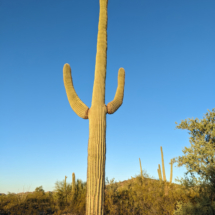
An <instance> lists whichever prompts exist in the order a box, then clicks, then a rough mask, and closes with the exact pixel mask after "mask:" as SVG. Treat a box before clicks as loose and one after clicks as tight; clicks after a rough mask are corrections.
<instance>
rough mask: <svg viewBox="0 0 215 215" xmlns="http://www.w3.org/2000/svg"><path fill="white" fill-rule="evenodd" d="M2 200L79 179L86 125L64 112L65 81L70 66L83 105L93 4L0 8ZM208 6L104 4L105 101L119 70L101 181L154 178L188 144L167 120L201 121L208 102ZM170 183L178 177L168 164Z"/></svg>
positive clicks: (211, 51) (214, 55)
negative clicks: (120, 89)
mask: <svg viewBox="0 0 215 215" xmlns="http://www.w3.org/2000/svg"><path fill="white" fill-rule="evenodd" d="M0 5H1V6H0V25H1V28H0V34H1V40H0V50H1V51H0V59H1V61H0V71H1V73H0V93H1V94H0V99H1V105H0V111H1V119H0V122H1V123H0V130H1V135H0V142H1V145H0V193H7V192H15V193H17V192H23V191H33V190H34V189H35V188H36V187H38V186H41V185H42V186H43V188H44V190H45V191H51V190H53V189H54V184H55V182H56V181H57V180H59V181H61V180H63V179H64V177H65V175H66V176H67V177H68V178H67V181H68V182H71V180H72V173H73V172H75V175H76V178H78V179H82V180H83V181H86V177H87V147H88V145H87V144H88V135H89V121H88V120H84V119H81V118H80V117H78V116H77V115H76V114H75V112H74V111H73V110H72V109H71V107H70V105H69V102H68V100H67V96H66V92H65V88H64V84H63V72H62V69H63V65H64V64H65V63H69V64H70V66H71V68H72V77H73V84H74V87H75V90H76V92H77V94H78V96H79V97H80V99H81V100H82V101H83V102H84V103H85V104H86V105H87V106H88V107H90V106H91V99H92V89H93V81H94V69H95V56H96V43H97V32H98V15H99V1H98V0H97V1H87V0H81V1H70V0H64V1H57V0H46V1H28V0H22V1H16V0H7V1H1V2H0ZM214 10H215V1H214V0H207V1H202V0H189V1H187V0H180V1H167V0H162V1H160V0H152V1H146V0H143V1H137V0H134V1H128V0H124V1H119V0H118V1H116V0H114V1H113V0H109V3H108V29H107V33H108V51H107V73H106V95H105V102H106V104H107V103H108V102H110V101H112V100H113V98H114V96H115V92H116V88H117V75H118V69H119V68H120V67H123V68H124V69H125V73H126V74H125V90H124V100H123V104H122V106H121V107H120V108H119V109H118V110H117V112H115V113H114V114H113V115H107V131H106V144H107V145H106V147H107V151H106V177H108V179H109V180H110V179H112V178H115V180H116V181H119V180H120V181H123V180H127V179H129V178H131V176H132V177H135V175H137V174H139V173H140V168H139V158H140V159H141V162H142V167H143V169H144V170H145V171H146V172H147V173H148V174H149V175H150V176H151V177H154V178H158V174H157V168H158V164H161V153H160V146H162V147H163V152H164V161H165V168H166V176H167V179H168V180H169V176H170V165H169V162H170V159H171V158H173V157H178V156H182V155H183V152H182V149H183V148H184V147H190V143H189V134H188V132H187V131H185V130H178V129H175V122H180V121H181V120H183V119H187V118H192V117H194V118H199V119H202V118H203V115H204V114H205V113H206V112H207V110H208V109H209V110H212V108H214V105H215V94H214V79H215V72H214V71H215V60H214V59H215V40H214V38H215V28H214V21H215V13H214ZM175 166H176V164H175V165H174V169H173V178H174V179H175V178H176V177H179V178H180V177H184V173H185V172H186V169H185V167H180V168H178V167H175Z"/></svg>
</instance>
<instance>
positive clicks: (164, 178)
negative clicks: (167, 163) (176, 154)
mask: <svg viewBox="0 0 215 215" xmlns="http://www.w3.org/2000/svg"><path fill="white" fill-rule="evenodd" d="M160 149H161V161H162V171H163V180H164V181H166V174H165V167H164V158H163V149H162V146H161V147H160Z"/></svg>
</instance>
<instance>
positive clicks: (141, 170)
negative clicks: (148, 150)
mask: <svg viewBox="0 0 215 215" xmlns="http://www.w3.org/2000/svg"><path fill="white" fill-rule="evenodd" d="M139 161H140V174H141V177H142V178H143V169H142V166H141V160H140V158H139Z"/></svg>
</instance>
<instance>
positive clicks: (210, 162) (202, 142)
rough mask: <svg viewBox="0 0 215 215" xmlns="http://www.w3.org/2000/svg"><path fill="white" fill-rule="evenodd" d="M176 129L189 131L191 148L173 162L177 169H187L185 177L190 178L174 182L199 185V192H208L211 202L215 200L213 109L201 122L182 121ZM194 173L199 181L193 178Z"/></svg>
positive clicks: (188, 185)
mask: <svg viewBox="0 0 215 215" xmlns="http://www.w3.org/2000/svg"><path fill="white" fill-rule="evenodd" d="M176 124H177V123H176ZM176 128H177V129H186V130H188V131H189V134H190V139H189V142H190V144H191V147H190V148H187V147H185V148H184V150H182V151H183V153H184V156H179V157H177V158H173V162H174V163H175V162H177V163H178V167H180V166H182V165H185V167H186V169H187V172H186V173H185V175H187V174H190V175H191V177H192V179H191V180H189V179H188V178H187V177H186V179H181V180H178V179H176V181H180V182H181V183H182V184H183V185H185V186H186V187H194V186H196V185H200V186H199V187H200V192H204V193H205V195H206V193H208V191H209V193H210V194H209V198H210V200H213V199H214V198H215V197H214V192H215V109H212V111H210V110H208V112H207V113H206V114H205V116H204V117H203V119H201V120H199V119H198V118H196V119H193V118H192V119H190V118H188V119H186V120H182V121H181V123H180V124H178V125H177V126H176ZM195 173H196V174H197V175H198V176H199V177H200V179H197V178H196V177H195V176H194V174H195ZM206 190H207V192H206ZM205 195H204V198H206V196H205Z"/></svg>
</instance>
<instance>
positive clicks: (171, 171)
mask: <svg viewBox="0 0 215 215" xmlns="http://www.w3.org/2000/svg"><path fill="white" fill-rule="evenodd" d="M170 165H171V168H170V179H169V181H170V183H172V175H173V168H172V165H173V162H172V159H171V162H170Z"/></svg>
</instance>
